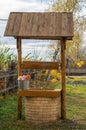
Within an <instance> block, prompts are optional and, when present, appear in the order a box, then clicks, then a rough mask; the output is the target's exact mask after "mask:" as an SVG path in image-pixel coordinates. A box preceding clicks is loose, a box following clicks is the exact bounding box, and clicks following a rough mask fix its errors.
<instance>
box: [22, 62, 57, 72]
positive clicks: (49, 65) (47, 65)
mask: <svg viewBox="0 0 86 130" xmlns="http://www.w3.org/2000/svg"><path fill="white" fill-rule="evenodd" d="M22 68H24V69H50V70H52V69H58V63H57V62H41V61H23V63H22Z"/></svg>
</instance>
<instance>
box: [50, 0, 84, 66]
mask: <svg viewBox="0 0 86 130" xmlns="http://www.w3.org/2000/svg"><path fill="white" fill-rule="evenodd" d="M83 8H86V7H85V0H56V1H55V2H54V3H53V5H52V6H51V8H50V10H52V11H58V12H73V19H74V37H73V40H72V41H67V48H66V57H71V59H73V60H74V63H75V64H76V63H77V61H78V60H80V59H79V55H78V54H79V51H80V48H81V47H82V45H81V44H82V41H83V33H84V31H85V30H86V15H84V14H83V13H82V10H83Z"/></svg>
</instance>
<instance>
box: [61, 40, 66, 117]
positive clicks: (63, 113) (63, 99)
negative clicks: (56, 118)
mask: <svg viewBox="0 0 86 130" xmlns="http://www.w3.org/2000/svg"><path fill="white" fill-rule="evenodd" d="M65 50H66V39H65V38H62V39H61V87H62V91H61V118H62V119H65V118H66V85H65V75H66V74H65Z"/></svg>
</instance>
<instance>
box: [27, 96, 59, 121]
mask: <svg viewBox="0 0 86 130" xmlns="http://www.w3.org/2000/svg"><path fill="white" fill-rule="evenodd" d="M60 105H61V102H60V96H59V97H25V118H26V121H28V122H31V123H49V122H55V121H57V119H59V118H60V117H61V114H60Z"/></svg>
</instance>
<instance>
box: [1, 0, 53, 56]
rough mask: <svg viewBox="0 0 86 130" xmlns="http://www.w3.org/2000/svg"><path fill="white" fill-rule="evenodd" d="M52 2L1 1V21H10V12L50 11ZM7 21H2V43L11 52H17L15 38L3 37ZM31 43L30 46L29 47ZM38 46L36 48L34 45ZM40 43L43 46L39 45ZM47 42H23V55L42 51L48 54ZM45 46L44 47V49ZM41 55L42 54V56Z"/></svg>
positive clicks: (32, 0)
mask: <svg viewBox="0 0 86 130" xmlns="http://www.w3.org/2000/svg"><path fill="white" fill-rule="evenodd" d="M51 2H52V0H0V10H1V11H0V19H8V16H9V14H10V12H44V11H46V10H47V9H48V7H49V5H50V3H51ZM6 23H7V21H0V43H5V44H6V46H9V47H10V48H11V50H12V51H13V50H14V51H15V52H16V40H15V39H14V38H12V37H11V38H9V37H3V35H4V31H5V27H6ZM28 42H29V45H28ZM35 43H36V45H35V46H34V44H35ZM39 43H40V44H41V45H39ZM48 44H49V43H48V42H47V41H43V40H41V41H38V40H37V41H36V40H35V41H33V40H29V41H27V40H26V41H23V43H22V48H23V52H24V53H23V55H24V56H25V55H26V54H27V53H29V50H30V51H34V50H38V52H39V51H40V50H42V52H41V53H44V51H46V53H47V45H48ZM43 46H44V47H43ZM40 55H41V54H40Z"/></svg>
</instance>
